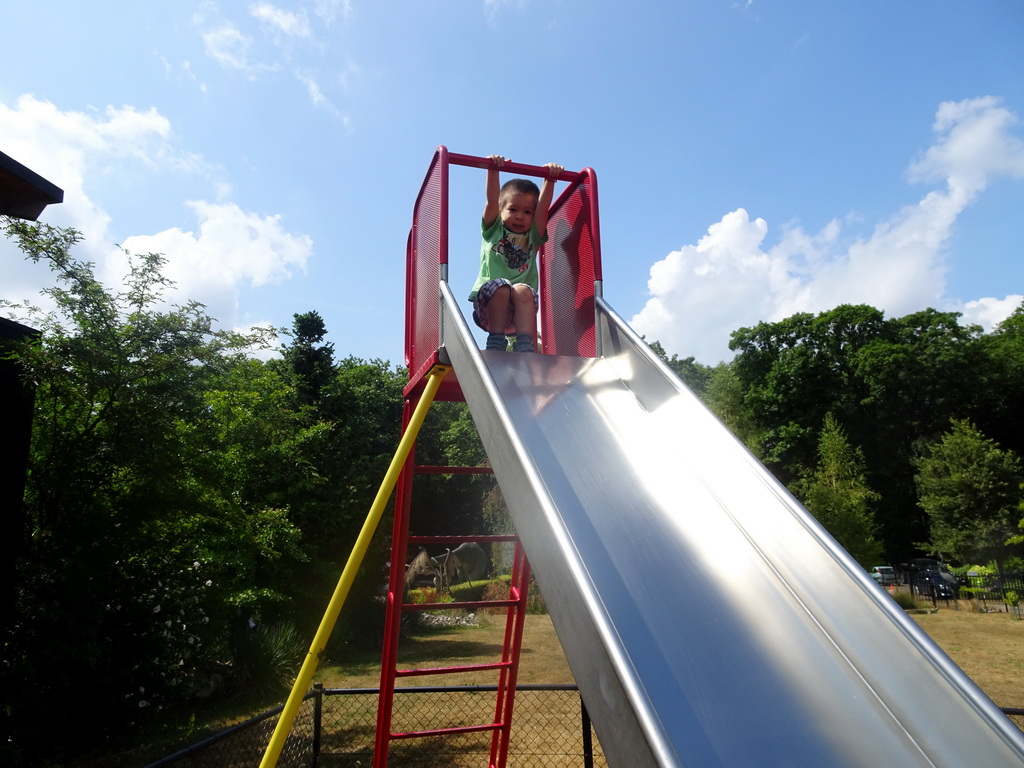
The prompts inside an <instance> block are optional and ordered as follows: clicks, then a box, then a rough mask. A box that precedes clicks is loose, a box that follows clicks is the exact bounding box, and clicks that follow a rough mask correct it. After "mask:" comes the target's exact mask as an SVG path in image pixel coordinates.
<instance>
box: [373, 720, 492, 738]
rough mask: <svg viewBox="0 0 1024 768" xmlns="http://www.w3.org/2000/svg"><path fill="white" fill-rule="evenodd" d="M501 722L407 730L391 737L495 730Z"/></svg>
mask: <svg viewBox="0 0 1024 768" xmlns="http://www.w3.org/2000/svg"><path fill="white" fill-rule="evenodd" d="M501 727H502V725H501V723H492V724H491V725H459V726H455V727H453V728H437V729H434V730H430V731H408V732H405V733H392V734H391V738H392V739H415V738H419V737H421V736H446V735H449V734H453V733H480V732H481V731H496V730H498V729H499V728H501Z"/></svg>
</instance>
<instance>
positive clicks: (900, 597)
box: [889, 592, 917, 611]
mask: <svg viewBox="0 0 1024 768" xmlns="http://www.w3.org/2000/svg"><path fill="white" fill-rule="evenodd" d="M889 594H890V595H892V599H893V600H895V601H896V604H897V605H898V606H899V607H900V608H902V609H904V610H907V611H911V610H913V609H915V608H917V600H915V599H914V596H913V595H912V594H910V593H909V592H890V593H889Z"/></svg>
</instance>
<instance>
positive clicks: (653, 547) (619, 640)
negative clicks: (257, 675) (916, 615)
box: [263, 147, 1024, 768]
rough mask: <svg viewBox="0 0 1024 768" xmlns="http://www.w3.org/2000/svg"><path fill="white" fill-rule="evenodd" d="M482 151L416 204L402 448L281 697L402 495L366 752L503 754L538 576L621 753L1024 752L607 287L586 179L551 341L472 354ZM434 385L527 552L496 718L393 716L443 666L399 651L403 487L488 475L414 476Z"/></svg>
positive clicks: (720, 761)
mask: <svg viewBox="0 0 1024 768" xmlns="http://www.w3.org/2000/svg"><path fill="white" fill-rule="evenodd" d="M487 163H488V161H487V160H486V159H483V158H476V157H469V156H465V155H455V154H451V153H448V151H447V150H446V149H445V148H444V147H440V148H439V149H438V150H437V152H436V153H435V155H434V158H433V160H432V162H431V165H430V168H429V170H428V172H427V176H426V178H425V180H424V183H423V185H422V187H421V190H420V194H419V196H418V198H417V201H416V205H415V209H414V214H413V225H412V231H411V233H410V236H409V241H408V247H407V266H408V270H407V284H406V311H407V315H406V362H407V364H408V366H409V370H410V380H409V384H408V386H407V388H406V392H405V396H406V405H405V417H404V420H403V438H402V442H401V444H400V447H399V451H398V453H397V455H396V457H395V460H394V461H393V462H392V469H391V470H390V471H389V473H388V476H387V477H386V478H385V483H384V486H383V487H382V489H381V493H380V494H379V495H378V501H377V502H376V503H375V504H374V508H373V509H372V510H371V513H370V516H369V517H368V520H367V524H366V526H364V531H363V533H362V534H361V535H360V539H359V541H357V543H356V547H355V548H354V551H353V558H352V559H350V562H349V564H348V565H346V568H345V572H344V573H343V574H342V577H341V580H340V581H339V588H338V590H337V591H336V594H335V598H334V599H332V601H331V605H330V606H329V607H328V611H327V614H326V615H325V617H324V622H323V623H322V625H321V629H320V631H318V633H317V636H316V638H314V642H313V645H312V647H311V649H310V653H309V655H308V656H307V663H306V664H305V665H304V666H303V671H301V672H300V674H299V679H298V680H297V681H296V686H295V689H293V692H292V693H293V698H294V697H295V696H296V691H298V696H299V697H301V695H302V693H303V692H304V691H305V689H306V688H307V687H308V685H309V682H310V680H311V677H312V672H313V669H315V664H316V660H317V657H318V656H319V654H320V652H322V650H323V648H324V647H325V645H326V640H327V636H329V634H330V630H331V628H332V627H333V623H334V620H335V619H336V618H337V612H338V611H339V610H340V602H339V600H340V601H343V599H344V594H345V593H346V592H347V588H348V586H350V584H351V578H352V577H353V576H354V572H355V569H356V568H358V561H359V560H360V559H361V556H362V553H363V552H365V548H366V545H367V544H368V537H369V536H372V534H373V529H374V528H375V527H376V524H377V520H379V517H380V514H381V510H382V509H383V506H384V504H385V503H386V501H387V499H388V497H389V496H390V491H391V488H392V487H393V486H394V485H397V487H398V496H397V499H396V514H395V523H394V528H393V533H392V545H393V549H392V558H391V562H392V575H391V579H390V583H389V589H388V596H387V600H388V613H387V625H386V628H385V649H384V655H383V659H382V674H381V690H380V701H379V707H378V721H377V741H376V745H375V754H374V765H375V766H378V767H383V766H386V765H387V761H388V749H389V745H390V744H391V742H393V741H394V740H396V739H402V740H405V739H411V738H416V737H418V736H427V735H429V736H438V735H443V734H445V733H467V732H487V733H490V734H492V748H491V757H490V763H489V766H491V767H493V768H501V766H504V765H505V759H506V756H507V749H508V734H509V732H510V729H511V727H512V718H513V714H514V697H515V686H516V673H517V669H518V656H519V650H520V647H519V646H520V642H521V637H522V626H523V621H524V619H525V616H524V610H523V608H524V603H525V599H526V588H527V585H528V583H529V576H530V571H531V567H532V568H533V570H534V571H535V575H536V578H537V581H538V583H539V585H540V587H541V590H542V592H543V594H544V597H545V600H546V602H547V604H548V607H549V610H550V613H551V618H552V621H553V623H554V625H555V628H556V630H557V632H558V635H559V639H560V641H561V643H562V646H563V649H564V650H565V654H566V657H567V659H568V661H569V664H570V667H571V668H572V671H573V675H574V677H575V678H576V682H577V685H578V686H579V689H580V693H581V695H582V697H583V700H584V702H585V703H586V707H587V710H588V712H589V714H590V717H591V719H592V721H593V723H594V726H595V729H596V731H597V734H598V737H599V739H600V741H601V745H602V748H603V750H604V753H605V755H606V757H607V760H608V764H609V765H611V766H631V767H633V766H684V765H687V766H688V765H700V766H750V765H814V766H873V765H879V764H893V765H900V766H965V765H985V766H1019V765H1021V764H1022V762H1024V735H1022V733H1021V732H1020V731H1019V730H1018V729H1017V728H1016V726H1015V725H1013V723H1011V722H1010V721H1009V720H1008V719H1007V717H1006V716H1005V715H1003V713H1002V712H1001V711H1000V710H999V709H998V708H997V707H996V706H995V705H994V704H993V703H992V702H991V701H990V700H989V699H988V698H987V697H986V696H985V694H984V693H982V691H981V690H980V689H978V687H977V686H976V685H975V684H974V683H973V682H972V681H971V680H970V679H969V678H968V677H967V676H966V675H965V674H964V673H963V672H962V671H961V670H960V669H959V668H958V667H957V666H956V665H955V664H954V663H953V662H952V661H951V660H950V659H949V658H948V657H947V656H946V655H945V654H944V653H943V652H942V651H941V650H940V649H939V648H938V647H937V646H936V645H935V644H934V643H933V642H932V641H931V640H930V639H929V638H928V637H927V635H925V633H924V632H923V631H922V630H921V629H920V628H919V627H918V626H917V625H916V624H915V623H914V622H913V621H912V620H910V619H909V618H908V617H907V616H906V614H905V613H904V611H903V610H902V609H900V608H899V606H898V605H897V604H896V602H895V601H894V600H892V598H891V597H890V596H888V595H887V594H886V593H885V592H884V590H883V589H882V588H881V587H879V586H878V585H877V584H876V583H875V582H874V581H873V580H872V579H871V578H870V577H869V576H868V574H867V573H866V572H864V570H863V569H862V568H861V567H860V566H859V565H858V564H857V563H856V562H854V561H853V560H852V559H851V558H850V557H849V555H848V554H847V553H846V552H845V551H844V550H843V549H842V548H841V547H840V546H839V545H838V544H837V543H836V542H835V541H834V540H833V539H832V538H831V536H830V535H829V534H828V533H827V532H826V531H825V530H824V529H823V528H822V527H821V526H820V525H819V524H818V523H817V521H816V520H815V519H814V518H813V517H812V516H811V515H810V514H808V513H807V512H806V510H804V509H803V507H802V506H801V505H800V504H799V503H798V502H797V501H796V500H795V499H794V498H793V497H792V496H791V495H790V494H789V493H788V492H787V491H786V490H785V488H784V487H783V486H781V484H779V483H778V482H777V481H776V480H775V479H774V478H773V477H772V476H771V475H770V473H768V471H767V470H766V469H765V468H764V467H763V466H762V465H761V464H760V463H759V462H758V461H757V460H756V458H755V457H753V456H752V455H751V454H750V453H749V452H748V451H747V450H746V448H745V447H744V446H743V445H742V444H741V443H740V442H739V441H738V440H736V438H735V437H733V436H732V435H731V434H730V433H729V432H728V430H727V429H726V428H725V427H724V426H723V425H722V424H721V423H720V422H719V421H718V420H717V419H716V418H715V417H714V416H713V415H712V414H711V413H710V412H709V411H708V410H707V409H706V408H705V407H704V406H703V405H702V404H701V403H700V401H699V400H698V399H697V398H696V397H695V396H694V395H693V393H691V392H690V391H689V390H688V389H687V388H686V387H685V386H684V385H683V384H682V383H681V382H680V381H679V380H678V379H677V378H676V377H675V375H674V374H673V373H672V372H671V371H670V370H669V369H668V368H667V367H666V366H665V365H664V364H663V363H662V362H661V361H660V360H659V359H658V358H657V357H656V356H655V355H654V354H653V353H652V352H651V351H650V349H649V348H648V347H647V345H646V344H645V343H644V342H643V340H642V339H640V338H639V337H638V336H637V334H636V333H635V332H633V331H632V329H630V328H629V326H628V325H627V324H626V323H625V322H624V321H623V320H622V319H621V318H620V317H619V316H618V315H617V314H616V313H615V312H614V310H613V309H612V308H611V307H610V306H609V304H608V303H607V302H606V301H605V300H604V299H603V296H602V278H601V250H600V234H599V232H600V230H599V225H598V206H597V184H596V176H595V174H594V172H593V171H592V170H590V169H586V170H584V171H581V172H579V173H571V172H566V173H564V174H563V175H562V177H560V178H561V180H563V181H566V182H568V188H567V189H566V190H565V191H564V192H563V193H562V194H561V195H560V196H559V197H558V199H557V200H556V201H555V203H554V204H553V206H552V209H551V215H550V217H549V220H548V233H549V240H548V243H547V244H546V245H545V247H544V248H543V249H542V251H541V255H540V280H541V286H540V288H541V297H542V298H541V312H540V334H541V342H542V350H541V351H542V353H543V354H540V355H528V354H527V355H524V354H514V353H505V352H481V351H480V350H479V349H478V345H477V343H476V341H475V340H474V337H473V334H472V332H471V330H470V328H469V326H468V324H467V323H466V320H465V318H464V316H463V312H462V309H461V306H463V305H466V302H465V301H461V302H460V301H458V300H457V299H456V298H455V295H454V294H453V292H452V290H451V288H450V287H449V285H448V281H447V276H448V171H449V166H450V165H464V166H470V167H477V168H486V167H487ZM503 170H507V171H510V172H512V173H515V174H518V175H532V176H538V177H540V176H543V175H544V173H545V169H543V168H540V167H536V166H523V165H518V164H511V165H509V166H507V167H506V168H504V169H503ZM459 293H460V294H461V293H462V291H461V290H460V291H459ZM435 398H436V399H442V400H463V399H464V400H465V402H466V403H467V404H468V406H469V409H470V411H471V413H472V415H473V418H474V421H475V422H476V425H477V428H478V431H479V433H480V436H481V439H482V440H483V443H484V447H485V449H486V451H487V454H488V457H489V459H490V463H491V466H492V468H493V471H494V474H495V477H496V479H497V481H498V483H499V485H500V487H501V489H502V493H503V495H504V497H505V500H506V502H507V504H508V507H509V510H510V513H511V515H512V518H513V520H514V522H515V526H516V530H517V531H518V534H519V540H520V541H521V544H517V551H516V558H515V568H514V573H513V580H512V586H511V593H510V595H509V599H508V600H507V601H502V602H501V604H502V605H504V606H505V607H506V608H507V609H508V620H507V624H506V642H505V647H504V649H503V651H502V657H501V659H500V660H499V661H497V662H496V663H495V664H494V665H488V667H487V668H489V669H494V671H495V672H496V674H498V676H499V686H498V689H499V690H498V700H497V702H496V704H495V709H494V718H493V720H489V721H488V722H485V723H481V724H480V725H471V726H461V725H460V726H457V727H453V726H451V725H445V724H443V723H442V724H440V726H439V728H438V729H437V730H434V731H429V732H421V733H404V732H401V731H394V730H392V723H391V712H390V707H391V694H392V693H393V689H394V682H395V679H396V678H398V677H406V676H414V675H419V674H435V673H436V670H399V669H398V668H397V665H396V659H397V642H398V622H399V621H400V619H401V613H402V611H403V609H405V610H408V609H410V606H405V605H403V573H401V572H400V569H401V568H402V565H403V564H404V562H405V561H406V549H407V547H408V545H409V544H416V543H420V544H426V543H428V541H427V540H422V539H413V538H410V537H409V535H408V512H409V504H410V503H411V487H412V482H413V477H414V475H415V474H416V473H417V472H424V471H428V472H429V471H442V470H443V471H445V472H446V473H453V472H458V471H478V470H475V469H471V468H451V467H448V468H425V467H417V466H416V464H415V452H414V441H415V435H416V432H417V430H418V428H419V425H420V424H421V423H422V418H423V415H424V413H425V411H426V408H427V407H429V404H430V402H431V401H432V400H434V399H435ZM442 538H443V541H442V540H441V539H442ZM464 538H465V537H456V536H452V537H440V538H435V539H431V540H429V541H430V542H436V543H445V544H450V543H455V542H457V541H461V540H463V539H464ZM471 538H472V539H473V540H475V541H480V540H481V537H471ZM527 555H528V556H529V561H527V557H526V556H527ZM353 563H355V564H354V565H353ZM447 605H448V607H453V604H447ZM431 607H434V608H440V607H441V606H431ZM454 607H468V605H466V604H458V603H456V604H454ZM476 669H479V667H478V668H476ZM443 671H445V672H447V671H451V670H450V669H448V668H445V669H444V670H443ZM289 702H291V699H290V700H289ZM288 715H289V705H286V706H285V710H284V712H282V715H281V720H280V722H279V724H278V730H282V729H283V731H284V733H283V734H282V737H281V739H278V734H277V733H276V732H275V737H274V739H272V740H271V745H270V747H268V750H267V754H266V755H265V757H264V763H263V765H265V766H268V765H273V764H274V761H275V760H276V756H275V754H274V750H275V742H278V743H279V742H280V741H282V740H283V735H286V734H287V729H288V727H289V724H290V723H289V721H288V719H287V718H288ZM276 749H277V750H278V751H279V750H280V746H279V745H278V746H277V747H276Z"/></svg>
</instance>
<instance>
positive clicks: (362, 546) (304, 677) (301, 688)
mask: <svg viewBox="0 0 1024 768" xmlns="http://www.w3.org/2000/svg"><path fill="white" fill-rule="evenodd" d="M450 370H451V367H450V366H445V365H437V366H434V368H433V369H431V371H430V374H429V378H428V379H427V383H426V385H425V386H424V389H423V395H422V396H421V397H420V401H419V403H417V404H416V410H414V411H413V414H412V417H411V418H410V419H409V424H408V426H407V427H406V429H405V433H404V434H403V435H402V439H401V441H400V442H399V443H398V450H397V451H396V452H395V457H394V458H393V459H392V460H391V466H390V467H389V468H388V471H387V474H386V475H385V476H384V482H382V483H381V486H380V490H379V491H377V498H376V499H374V502H373V505H372V506H371V507H370V513H369V514H368V515H367V516H366V521H365V522H364V523H363V528H362V530H361V531H360V532H359V536H358V537H357V538H356V543H355V545H354V546H353V547H352V554H351V555H349V558H348V562H347V563H346V564H345V569H344V570H343V571H342V572H341V578H340V579H338V586H337V587H335V589H334V594H333V595H332V596H331V601H330V603H328V605H327V611H326V612H325V613H324V617H323V619H322V620H321V622H320V628H319V629H318V630H317V632H316V635H315V636H314V637H313V644H312V645H311V646H310V648H309V652H308V653H307V654H306V658H305V661H303V662H302V668H301V669H300V670H299V675H298V677H296V678H295V685H293V686H292V692H291V694H289V696H288V701H287V702H286V703H285V705H284V709H283V710H282V711H281V717H280V718H279V719H278V721H277V727H275V728H274V735H273V736H271V737H270V743H269V744H267V749H266V751H265V752H264V753H263V760H262V761H261V762H260V768H274V767H275V766H276V765H277V760H278V758H279V757H280V756H281V750H282V749H284V743H285V740H286V739H287V738H288V732H289V731H291V728H292V724H293V723H294V722H295V716H296V715H297V714H298V713H299V706H300V705H301V704H302V699H303V698H304V697H305V695H306V691H307V690H308V689H309V685H310V683H311V682H312V681H313V674H314V673H315V672H316V666H317V664H318V663H319V661H320V654H322V653H323V651H324V648H326V647H327V641H328V639H330V636H331V632H333V631H334V625H335V623H336V622H337V621H338V615H339V614H340V613H341V608H342V606H343V605H344V604H345V599H346V598H347V597H348V593H349V590H350V589H351V588H352V582H353V581H355V577H356V573H357V572H358V571H359V566H360V565H361V564H362V562H363V558H364V557H365V556H366V551H367V550H368V549H369V548H370V541H371V540H372V539H373V533H374V531H375V530H376V529H377V524H378V523H379V522H380V518H381V516H382V515H383V514H384V507H385V506H387V502H388V499H389V498H391V492H392V491H393V490H394V488H395V485H396V484H397V482H398V475H399V473H400V472H401V471H402V467H403V466H404V465H405V461H406V459H408V458H409V453H410V451H412V446H413V444H414V443H415V442H416V436H417V434H418V433H419V431H420V427H422V426H423V419H424V418H426V415H427V411H428V410H429V409H430V405H431V403H432V402H433V401H434V396H435V395H436V394H437V389H438V387H440V386H441V380H442V379H444V377H445V374H446V373H448V371H450ZM391 567H392V568H393V567H395V565H394V563H392V566H391Z"/></svg>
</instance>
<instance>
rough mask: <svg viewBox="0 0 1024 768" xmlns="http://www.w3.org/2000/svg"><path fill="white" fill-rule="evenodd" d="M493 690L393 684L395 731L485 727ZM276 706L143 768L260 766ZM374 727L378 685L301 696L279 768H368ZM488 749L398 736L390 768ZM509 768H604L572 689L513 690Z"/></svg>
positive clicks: (469, 758) (478, 739) (471, 760)
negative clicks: (472, 726) (299, 706)
mask: <svg viewBox="0 0 1024 768" xmlns="http://www.w3.org/2000/svg"><path fill="white" fill-rule="evenodd" d="M496 697H497V688H496V687H495V686H462V687H446V688H396V689H395V703H394V708H393V711H392V730H393V731H396V732H397V731H413V730H418V729H426V728H443V727H458V726H463V725H479V724H481V723H490V722H493V719H494V708H495V704H496V701H497V698H496ZM282 709H283V707H276V708H275V709H272V710H270V711H268V712H265V713H264V714H262V715H259V716H258V717H255V718H253V719H252V720H249V721H247V722H245V723H242V724H240V725H237V726H235V727H233V728H230V729H228V730H226V731H223V732H222V733H220V734H217V735H216V736H213V737H211V738H209V739H206V740H204V741H201V742H199V743H198V744H195V745H193V746H191V747H188V748H187V749H183V750H181V751H180V752H177V753H175V754H173V755H170V756H169V757H165V758H164V759H162V760H159V761H157V762H155V763H152V764H151V765H150V766H148V767H147V768H165V767H167V768H170V767H172V766H173V768H186V767H187V768H252V767H254V766H258V765H259V763H260V760H261V758H262V757H263V752H264V750H265V749H266V746H267V743H268V742H269V741H270V737H271V735H272V734H273V732H274V726H275V725H276V724H277V718H278V715H279V714H280V712H281V710H282ZM376 728H377V689H376V688H347V689H331V688H322V687H321V686H319V685H317V687H316V688H315V689H314V690H313V691H311V692H309V693H308V694H306V697H305V699H304V700H303V703H302V706H301V708H300V710H299V714H298V715H297V717H296V719H295V724H294V725H293V727H292V730H291V732H290V733H289V735H288V740H287V742H286V743H285V747H284V750H283V751H282V753H281V758H280V759H279V760H278V763H277V764H278V766H281V768H368V766H369V765H370V764H371V760H372V756H373V742H374V735H375V733H376ZM490 749H491V734H490V732H480V733H463V734H453V735H448V736H431V737H424V738H413V739H398V740H394V741H392V742H391V746H390V749H389V752H388V758H389V759H388V765H389V766H394V767H395V768H427V767H428V766H438V765H444V766H446V768H462V766H466V768H469V767H470V766H472V767H473V768H479V766H480V765H486V764H487V760H488V756H489V754H490ZM506 765H507V766H509V768H548V766H559V767H563V766H582V767H583V768H590V767H591V766H594V767H595V768H607V765H608V764H607V762H606V760H605V758H604V754H603V752H602V751H601V747H600V744H599V743H598V741H597V738H596V736H595V735H594V732H593V728H592V726H591V724H590V719H589V718H588V717H587V715H586V710H585V709H584V708H583V705H582V701H581V699H580V696H579V691H578V690H577V688H576V686H574V685H521V686H518V687H517V688H516V696H515V710H514V717H513V725H512V734H511V738H510V741H509V754H508V760H507V762H506Z"/></svg>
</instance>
